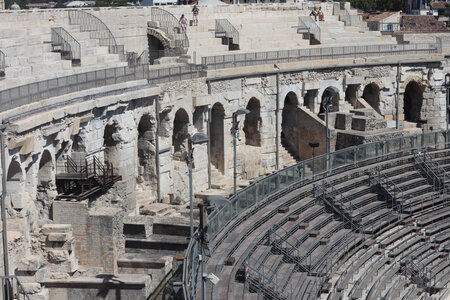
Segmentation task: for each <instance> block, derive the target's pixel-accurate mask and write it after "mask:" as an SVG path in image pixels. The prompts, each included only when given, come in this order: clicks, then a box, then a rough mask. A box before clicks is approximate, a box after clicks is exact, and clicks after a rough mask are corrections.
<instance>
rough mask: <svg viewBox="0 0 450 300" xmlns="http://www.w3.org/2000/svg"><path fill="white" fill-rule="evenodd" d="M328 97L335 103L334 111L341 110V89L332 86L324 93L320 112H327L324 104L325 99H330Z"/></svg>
mask: <svg viewBox="0 0 450 300" xmlns="http://www.w3.org/2000/svg"><path fill="white" fill-rule="evenodd" d="M327 99H330V100H331V103H332V104H333V111H339V90H338V89H337V88H335V87H333V86H330V87H328V88H327V89H326V90H325V91H324V92H323V94H322V101H321V103H320V111H319V114H320V113H324V112H325V108H324V107H323V105H324V102H325V101H328V100H327Z"/></svg>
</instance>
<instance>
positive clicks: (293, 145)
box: [281, 92, 300, 156]
mask: <svg viewBox="0 0 450 300" xmlns="http://www.w3.org/2000/svg"><path fill="white" fill-rule="evenodd" d="M297 108H298V98H297V95H296V94H295V93H294V92H289V93H288V94H287V95H286V98H285V99H284V106H283V112H282V115H281V142H282V144H283V145H284V146H285V147H287V148H288V150H290V152H294V153H295V154H296V155H297V156H298V155H299V154H298V138H299V128H298V122H299V117H300V116H299V114H298V111H297Z"/></svg>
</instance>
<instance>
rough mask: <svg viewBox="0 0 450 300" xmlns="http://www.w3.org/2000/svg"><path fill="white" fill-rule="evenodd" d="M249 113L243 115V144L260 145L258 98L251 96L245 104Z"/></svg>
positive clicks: (259, 105)
mask: <svg viewBox="0 0 450 300" xmlns="http://www.w3.org/2000/svg"><path fill="white" fill-rule="evenodd" d="M247 109H248V110H249V111H250V113H248V114H246V115H245V120H244V133H245V144H246V145H250V146H257V147H260V146H261V132H260V130H261V122H262V119H261V104H260V102H259V100H258V99H257V98H255V97H252V98H251V99H250V101H249V102H248V104H247Z"/></svg>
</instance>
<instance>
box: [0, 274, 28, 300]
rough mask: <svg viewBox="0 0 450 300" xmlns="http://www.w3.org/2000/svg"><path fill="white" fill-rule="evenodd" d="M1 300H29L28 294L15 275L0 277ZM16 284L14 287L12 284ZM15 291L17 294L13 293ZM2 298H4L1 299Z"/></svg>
mask: <svg viewBox="0 0 450 300" xmlns="http://www.w3.org/2000/svg"><path fill="white" fill-rule="evenodd" d="M0 279H1V285H2V287H1V293H2V299H5V300H13V299H14V300H21V299H23V300H30V297H29V296H28V293H27V292H26V291H25V288H24V287H23V285H22V284H21V283H20V280H19V278H18V277H17V276H15V275H9V276H0ZM14 282H16V285H15V284H14ZM15 289H16V291H17V293H15V292H14V290H15ZM3 297H4V298H3Z"/></svg>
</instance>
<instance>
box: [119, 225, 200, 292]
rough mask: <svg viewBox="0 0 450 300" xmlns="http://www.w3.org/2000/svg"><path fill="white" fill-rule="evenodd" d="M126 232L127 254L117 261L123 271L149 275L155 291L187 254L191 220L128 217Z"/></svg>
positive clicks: (124, 272) (122, 272) (120, 270)
mask: <svg viewBox="0 0 450 300" xmlns="http://www.w3.org/2000/svg"><path fill="white" fill-rule="evenodd" d="M197 224H198V222H197V221H196V222H195V223H194V225H195V226H197ZM124 235H125V253H124V254H123V255H122V256H120V257H119V259H118V261H117V264H118V267H119V273H121V274H146V275H149V276H150V277H151V279H152V282H151V290H152V291H154V289H155V288H156V287H157V286H158V284H159V283H160V282H161V281H162V280H163V279H164V278H165V277H166V275H167V274H168V273H169V272H170V271H171V270H172V267H173V262H174V258H176V257H182V256H183V255H184V251H185V249H186V248H187V246H188V243H189V221H188V220H186V219H185V218H179V217H154V218H151V217H148V216H135V217H127V218H125V219H124Z"/></svg>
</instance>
